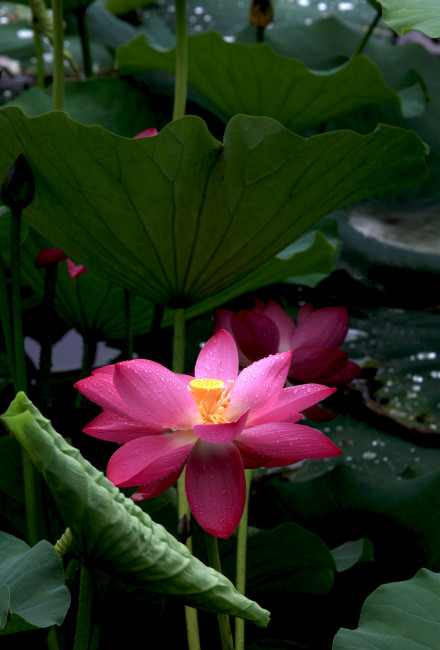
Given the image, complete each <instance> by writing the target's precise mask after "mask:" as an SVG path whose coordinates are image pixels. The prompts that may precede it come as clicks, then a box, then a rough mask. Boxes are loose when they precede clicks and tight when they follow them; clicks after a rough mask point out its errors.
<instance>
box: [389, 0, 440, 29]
mask: <svg viewBox="0 0 440 650" xmlns="http://www.w3.org/2000/svg"><path fill="white" fill-rule="evenodd" d="M379 2H380V4H381V5H382V7H383V19H384V21H385V22H386V23H387V24H388V25H389V26H390V27H391V28H392V29H394V31H396V32H398V33H399V34H405V33H406V32H409V31H410V30H411V29H419V30H420V31H421V32H424V33H425V34H426V35H427V36H430V37H431V38H437V37H438V36H440V7H439V3H438V2H437V0H379Z"/></svg>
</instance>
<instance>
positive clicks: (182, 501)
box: [173, 309, 200, 650]
mask: <svg viewBox="0 0 440 650" xmlns="http://www.w3.org/2000/svg"><path fill="white" fill-rule="evenodd" d="M184 371H185V310H184V309H175V310H174V334H173V372H178V373H183V372H184ZM184 515H186V516H187V517H188V519H189V518H190V516H191V511H190V508H189V504H188V499H187V497H186V491H185V471H183V472H182V474H181V476H180V477H179V479H178V481H177V516H178V520H179V521H180V520H181V519H182V517H183V516H184ZM186 546H187V548H188V550H189V551H190V552H192V540H191V537H189V538H188V540H187V542H186ZM185 620H186V633H187V638H188V648H189V650H200V636H199V624H198V620H197V610H196V609H194V608H193V607H188V606H187V605H185Z"/></svg>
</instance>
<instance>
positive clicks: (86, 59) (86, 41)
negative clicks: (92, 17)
mask: <svg viewBox="0 0 440 650" xmlns="http://www.w3.org/2000/svg"><path fill="white" fill-rule="evenodd" d="M86 10H87V7H85V6H84V5H82V6H81V7H78V9H76V10H75V12H74V13H75V16H76V21H77V25H78V34H79V37H80V39H81V48H82V55H83V66H84V74H85V76H86V78H88V77H91V76H92V75H93V62H92V50H91V48H90V35H89V26H88V24H87V15H86Z"/></svg>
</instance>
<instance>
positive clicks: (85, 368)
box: [75, 338, 96, 408]
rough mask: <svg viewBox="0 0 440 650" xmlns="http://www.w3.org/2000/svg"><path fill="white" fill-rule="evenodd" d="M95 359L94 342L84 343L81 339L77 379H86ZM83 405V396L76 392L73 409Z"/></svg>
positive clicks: (84, 340)
mask: <svg viewBox="0 0 440 650" xmlns="http://www.w3.org/2000/svg"><path fill="white" fill-rule="evenodd" d="M95 357H96V341H86V339H85V338H83V353H82V362H81V372H80V376H79V379H84V377H88V376H89V375H90V373H91V371H92V367H93V362H94V361H95ZM83 403H85V398H84V395H82V394H81V393H80V392H79V391H78V392H77V394H76V400H75V408H79V407H81V406H82V405H83Z"/></svg>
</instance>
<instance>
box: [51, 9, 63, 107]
mask: <svg viewBox="0 0 440 650" xmlns="http://www.w3.org/2000/svg"><path fill="white" fill-rule="evenodd" d="M52 18H53V98H52V101H53V104H52V106H53V110H54V111H63V110H64V30H63V0H52Z"/></svg>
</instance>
